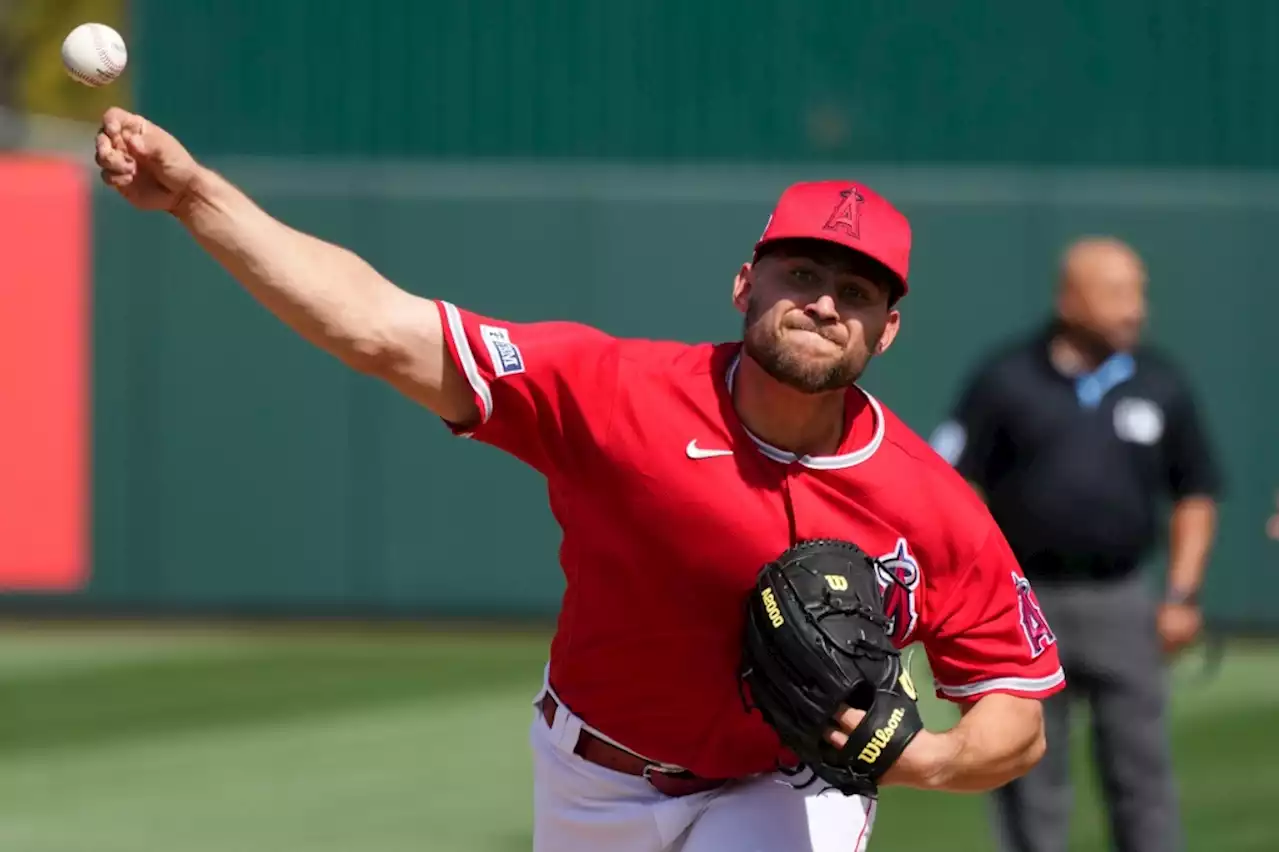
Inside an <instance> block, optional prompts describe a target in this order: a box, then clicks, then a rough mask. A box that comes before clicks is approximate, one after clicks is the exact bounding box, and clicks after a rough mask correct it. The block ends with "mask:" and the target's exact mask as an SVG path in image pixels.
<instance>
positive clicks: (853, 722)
mask: <svg viewBox="0 0 1280 852" xmlns="http://www.w3.org/2000/svg"><path fill="white" fill-rule="evenodd" d="M866 715H867V714H866V713H865V712H863V711H862V710H855V709H853V708H852V707H850V706H849V705H848V704H841V705H840V706H839V707H838V708H837V709H836V713H835V719H836V721H837V722H839V723H840V727H841V728H842V729H844V730H846V731H852V730H853V729H854V728H856V727H858V723H859V722H861V721H862V720H863V718H865V717H866Z"/></svg>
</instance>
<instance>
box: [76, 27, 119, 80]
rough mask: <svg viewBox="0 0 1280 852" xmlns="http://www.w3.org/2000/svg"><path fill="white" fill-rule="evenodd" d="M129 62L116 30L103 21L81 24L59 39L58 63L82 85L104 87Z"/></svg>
mask: <svg viewBox="0 0 1280 852" xmlns="http://www.w3.org/2000/svg"><path fill="white" fill-rule="evenodd" d="M128 62H129V52H128V50H126V49H125V46H124V39H123V38H121V37H120V33H118V32H116V31H115V30H113V29H112V28H111V27H109V26H107V25H106V24H81V25H80V26H78V27H76V28H75V29H74V30H72V31H71V32H70V33H68V34H67V37H66V38H65V39H63V41H62V65H63V67H65V68H66V69H67V74H69V75H70V76H71V79H73V80H75V81H77V82H80V83H84V84H85V85H86V86H105V85H107V84H108V83H110V82H111V81H113V80H115V79H116V78H117V77H119V76H120V74H121V73H122V72H123V71H124V66H125V65H126V64H128Z"/></svg>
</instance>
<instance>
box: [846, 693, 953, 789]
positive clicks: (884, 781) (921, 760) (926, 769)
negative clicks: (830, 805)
mask: <svg viewBox="0 0 1280 852" xmlns="http://www.w3.org/2000/svg"><path fill="white" fill-rule="evenodd" d="M866 715H867V714H866V713H865V712H864V711H862V710H854V709H853V708H851V707H846V706H844V705H841V708H840V712H838V713H837V714H836V717H835V721H836V723H837V726H838V727H834V728H832V729H831V730H829V731H828V732H827V742H829V743H831V744H832V745H833V746H835V747H836V748H843V747H844V744H845V743H847V742H848V741H849V734H850V733H851V732H852V731H853V729H854V728H856V727H857V726H858V723H859V722H861V721H862V719H863V717H864V716H866ZM956 750H957V746H956V744H955V743H954V742H953V741H952V740H951V738H949V737H948V736H946V735H945V734H934V733H930V732H929V731H920V732H919V733H917V734H916V735H915V737H914V738H913V739H912V740H911V742H910V743H908V744H907V747H906V748H905V749H903V750H902V754H901V755H899V757H898V759H897V760H896V761H894V764H893V766H891V767H890V768H889V771H887V772H886V773H885V774H884V775H882V776H881V777H880V782H879V783H880V785H881V786H887V785H893V784H899V785H904V786H908V787H919V788H926V789H927V788H929V787H931V786H932V784H931V782H932V780H933V779H935V778H937V777H938V776H939V775H941V774H942V773H943V771H944V770H945V769H946V767H947V765H948V764H949V763H950V762H951V760H952V759H953V758H954V757H955V755H956Z"/></svg>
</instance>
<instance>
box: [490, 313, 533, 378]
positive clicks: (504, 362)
mask: <svg viewBox="0 0 1280 852" xmlns="http://www.w3.org/2000/svg"><path fill="white" fill-rule="evenodd" d="M480 336H481V337H482V338H484V345H485V347H486V348H487V349H488V350H489V363H491V364H493V375H494V378H499V379H500V378H502V377H503V376H509V375H511V374H513V373H523V372H524V358H523V357H521V355H520V347H519V346H516V345H515V344H514V343H512V342H511V335H510V334H508V333H507V330H506V329H505V328H498V327H497V326H492V325H481V326H480Z"/></svg>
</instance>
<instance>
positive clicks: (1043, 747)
mask: <svg viewBox="0 0 1280 852" xmlns="http://www.w3.org/2000/svg"><path fill="white" fill-rule="evenodd" d="M1048 750H1049V740H1048V739H1047V738H1046V737H1045V735H1044V725H1043V724H1041V725H1040V726H1039V727H1037V728H1036V732H1035V734H1034V735H1033V736H1032V738H1031V744H1030V745H1028V746H1027V748H1026V750H1025V751H1024V752H1023V754H1022V771H1021V772H1019V773H1018V775H1019V777H1021V776H1023V775H1025V774H1027V773H1028V772H1030V771H1031V770H1032V769H1033V768H1034V767H1035V765H1036V764H1037V763H1039V762H1040V761H1041V760H1043V759H1044V755H1045V752H1047V751H1048Z"/></svg>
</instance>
